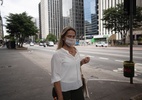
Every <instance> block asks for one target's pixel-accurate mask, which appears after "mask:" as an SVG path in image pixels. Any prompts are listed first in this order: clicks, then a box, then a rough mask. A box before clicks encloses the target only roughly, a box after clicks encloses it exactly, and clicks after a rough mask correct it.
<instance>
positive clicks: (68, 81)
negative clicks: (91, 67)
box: [51, 48, 82, 92]
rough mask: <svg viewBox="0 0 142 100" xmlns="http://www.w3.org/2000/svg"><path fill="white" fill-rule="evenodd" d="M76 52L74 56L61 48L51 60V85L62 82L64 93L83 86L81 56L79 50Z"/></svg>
mask: <svg viewBox="0 0 142 100" xmlns="http://www.w3.org/2000/svg"><path fill="white" fill-rule="evenodd" d="M76 52H77V53H76V55H75V56H72V55H71V54H70V53H69V52H68V51H67V50H65V49H64V48H61V49H59V50H57V51H56V53H55V54H54V55H53V57H52V59H51V83H54V82H58V81H60V84H61V89H62V91H63V92H65V91H69V90H75V89H78V88H80V87H81V86H82V81H81V72H80V55H79V53H78V51H77V50H76Z"/></svg>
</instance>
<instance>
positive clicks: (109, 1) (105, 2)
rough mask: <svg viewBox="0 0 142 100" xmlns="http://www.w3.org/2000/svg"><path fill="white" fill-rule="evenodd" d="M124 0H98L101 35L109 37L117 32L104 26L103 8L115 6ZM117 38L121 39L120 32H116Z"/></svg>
mask: <svg viewBox="0 0 142 100" xmlns="http://www.w3.org/2000/svg"><path fill="white" fill-rule="evenodd" d="M123 2H124V0H98V5H99V13H98V16H99V19H98V20H99V30H98V31H99V35H102V36H106V37H109V36H111V35H112V34H115V32H111V31H109V30H107V29H106V28H104V27H103V21H102V20H101V19H102V18H103V10H106V9H108V8H110V7H115V6H116V5H117V4H121V3H123ZM116 39H121V36H120V34H116Z"/></svg>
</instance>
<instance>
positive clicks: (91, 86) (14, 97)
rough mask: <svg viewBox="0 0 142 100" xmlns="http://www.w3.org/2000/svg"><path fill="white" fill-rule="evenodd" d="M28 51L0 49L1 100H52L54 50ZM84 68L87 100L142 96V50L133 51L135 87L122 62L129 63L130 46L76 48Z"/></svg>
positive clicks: (119, 99)
mask: <svg viewBox="0 0 142 100" xmlns="http://www.w3.org/2000/svg"><path fill="white" fill-rule="evenodd" d="M25 47H27V48H28V50H8V49H6V48H0V56H1V58H0V61H1V63H0V100H53V99H52V96H51V89H52V84H51V81H50V75H51V66H50V61H51V57H52V55H53V53H54V52H55V51H56V46H55V47H43V46H39V45H34V46H29V45H25ZM76 48H77V49H78V50H79V52H80V55H81V57H82V58H83V57H85V56H89V57H90V58H91V61H90V63H88V64H86V65H83V66H82V70H83V74H84V76H85V78H86V80H87V86H88V91H89V96H90V99H89V98H86V99H85V100H129V99H130V98H131V97H133V96H135V95H137V94H140V93H142V62H141V59H142V58H141V57H142V54H141V52H142V48H141V47H138V48H134V60H135V61H134V62H136V64H135V77H134V78H133V82H134V84H130V79H129V78H126V77H124V76H123V70H122V69H123V61H125V60H129V48H127V47H107V48H105V47H99V48H98V47H94V46H76Z"/></svg>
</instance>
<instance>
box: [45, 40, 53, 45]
mask: <svg viewBox="0 0 142 100" xmlns="http://www.w3.org/2000/svg"><path fill="white" fill-rule="evenodd" d="M46 45H47V46H54V42H53V41H48V42H47V44H46Z"/></svg>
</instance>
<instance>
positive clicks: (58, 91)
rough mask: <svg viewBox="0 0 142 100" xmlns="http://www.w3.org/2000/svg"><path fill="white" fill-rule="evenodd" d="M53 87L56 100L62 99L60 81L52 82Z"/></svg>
mask: <svg viewBox="0 0 142 100" xmlns="http://www.w3.org/2000/svg"><path fill="white" fill-rule="evenodd" d="M54 87H55V90H56V93H57V96H58V100H63V95H62V90H61V84H60V81H58V82H55V83H54Z"/></svg>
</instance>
